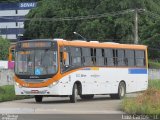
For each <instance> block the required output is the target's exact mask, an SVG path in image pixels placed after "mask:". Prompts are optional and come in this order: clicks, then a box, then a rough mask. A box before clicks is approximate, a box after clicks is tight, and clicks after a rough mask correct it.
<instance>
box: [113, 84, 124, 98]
mask: <svg viewBox="0 0 160 120" xmlns="http://www.w3.org/2000/svg"><path fill="white" fill-rule="evenodd" d="M125 94H126V85H125V83H124V82H120V83H119V86H118V93H117V94H110V96H111V98H112V99H122V98H124V97H125Z"/></svg>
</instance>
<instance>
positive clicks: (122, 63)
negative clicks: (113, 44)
mask: <svg viewBox="0 0 160 120" xmlns="http://www.w3.org/2000/svg"><path fill="white" fill-rule="evenodd" d="M117 51H118V59H117V62H118V66H125V55H124V50H122V49H118V50H117Z"/></svg>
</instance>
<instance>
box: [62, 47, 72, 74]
mask: <svg viewBox="0 0 160 120" xmlns="http://www.w3.org/2000/svg"><path fill="white" fill-rule="evenodd" d="M64 52H65V53H66V56H67V57H66V59H65V60H64V59H63V54H64ZM60 64H61V72H66V71H67V70H68V69H69V67H70V52H69V47H61V48H60Z"/></svg>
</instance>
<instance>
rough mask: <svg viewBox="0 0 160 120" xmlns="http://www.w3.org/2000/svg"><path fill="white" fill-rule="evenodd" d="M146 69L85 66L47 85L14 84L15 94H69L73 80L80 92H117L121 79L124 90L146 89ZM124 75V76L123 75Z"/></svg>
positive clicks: (128, 91)
mask: <svg viewBox="0 0 160 120" xmlns="http://www.w3.org/2000/svg"><path fill="white" fill-rule="evenodd" d="M147 73H148V70H147V69H144V68H103V67H101V68H100V67H87V68H82V69H81V70H77V71H76V72H72V73H69V74H68V75H66V76H64V77H62V78H61V79H60V80H58V82H57V83H56V84H55V85H53V84H51V85H49V86H48V87H42V88H27V87H26V88H25V87H21V86H17V85H15V90H16V95H71V94H72V88H73V85H74V83H75V82H77V81H78V82H80V83H81V86H82V94H114V93H118V85H119V83H120V82H121V81H124V82H125V84H126V92H127V93H130V92H136V91H142V90H146V89H147V87H148V74H147ZM124 75H125V76H124Z"/></svg>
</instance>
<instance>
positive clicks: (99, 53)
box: [96, 49, 104, 66]
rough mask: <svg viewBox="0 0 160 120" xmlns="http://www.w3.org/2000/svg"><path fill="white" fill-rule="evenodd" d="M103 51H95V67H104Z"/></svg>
mask: <svg viewBox="0 0 160 120" xmlns="http://www.w3.org/2000/svg"><path fill="white" fill-rule="evenodd" d="M103 52H104V51H103V50H102V49H96V65H97V66H104V56H103V54H104V53H103Z"/></svg>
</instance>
